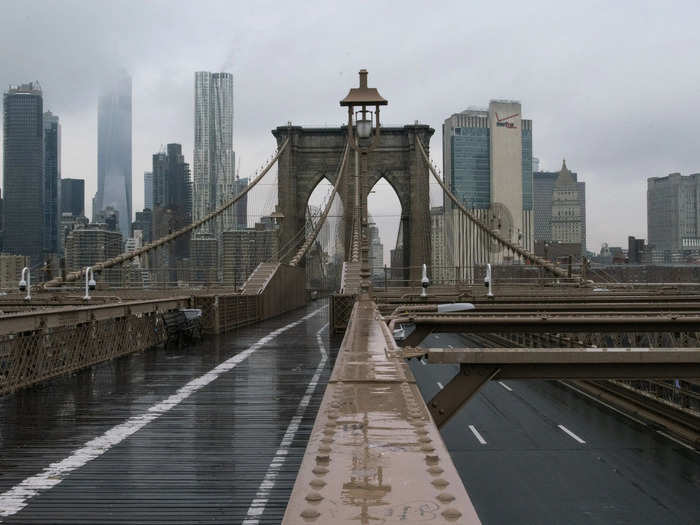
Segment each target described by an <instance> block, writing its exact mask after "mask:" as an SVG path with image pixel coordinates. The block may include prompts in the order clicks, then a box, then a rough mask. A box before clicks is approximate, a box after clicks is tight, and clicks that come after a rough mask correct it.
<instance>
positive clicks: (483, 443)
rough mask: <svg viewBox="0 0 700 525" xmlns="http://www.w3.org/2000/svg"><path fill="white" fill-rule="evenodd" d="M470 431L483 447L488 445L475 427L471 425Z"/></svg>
mask: <svg viewBox="0 0 700 525" xmlns="http://www.w3.org/2000/svg"><path fill="white" fill-rule="evenodd" d="M469 430H471V431H472V434H474V437H475V438H476V440H477V441H478V442H479V443H481V444H482V445H485V444H486V440H485V439H484V438H483V437H482V435H481V434H479V431H478V430H477V429H476V427H475V426H474V425H469Z"/></svg>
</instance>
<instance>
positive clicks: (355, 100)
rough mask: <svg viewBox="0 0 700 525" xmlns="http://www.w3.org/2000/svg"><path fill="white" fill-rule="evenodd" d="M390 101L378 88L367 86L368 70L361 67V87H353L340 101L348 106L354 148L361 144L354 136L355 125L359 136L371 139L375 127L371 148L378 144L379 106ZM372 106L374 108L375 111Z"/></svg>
mask: <svg viewBox="0 0 700 525" xmlns="http://www.w3.org/2000/svg"><path fill="white" fill-rule="evenodd" d="M388 103H389V102H388V101H387V100H386V99H385V98H384V97H382V96H381V95H380V94H379V91H377V88H370V87H367V70H366V69H361V70H360V87H356V88H351V89H350V92H349V93H348V95H347V96H346V97H345V98H344V99H343V100H341V101H340V105H341V106H343V107H347V108H348V138H349V139H350V144H352V147H353V148H354V149H359V145H358V141H357V140H356V139H355V137H354V136H353V132H352V130H353V127H354V128H355V130H356V133H357V138H359V139H361V140H366V139H369V138H370V137H371V136H372V129H373V128H374V141H373V143H372V144H371V145H370V146H369V148H372V147H374V146H376V144H377V142H378V140H377V139H378V138H379V128H380V123H379V106H386V105H387V104H388ZM368 108H370V109H368ZM371 108H374V111H372V109H371ZM363 149H364V148H363Z"/></svg>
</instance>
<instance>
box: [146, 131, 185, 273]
mask: <svg viewBox="0 0 700 525" xmlns="http://www.w3.org/2000/svg"><path fill="white" fill-rule="evenodd" d="M191 222H192V183H191V181H190V166H189V164H187V163H186V162H185V158H184V157H183V155H182V146H181V145H180V144H168V146H167V153H163V152H160V153H156V154H155V155H153V238H154V239H159V238H160V237H163V236H165V235H168V234H170V233H172V232H174V231H177V230H179V229H180V228H182V227H184V226H187V225H188V224H190V223H191ZM189 251H190V246H189V235H185V236H182V237H180V238H178V239H177V240H176V241H175V242H173V243H171V244H170V246H169V251H168V252H167V253H166V252H165V251H162V254H161V255H162V257H161V261H159V264H158V265H159V266H161V267H163V266H166V267H167V268H169V269H170V270H171V272H170V273H171V275H170V280H175V279H176V275H175V274H174V272H175V270H176V264H175V262H176V261H177V260H182V259H184V258H187V257H189ZM162 277H163V278H164V277H165V274H164V275H163V276H162Z"/></svg>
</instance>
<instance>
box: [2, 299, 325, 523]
mask: <svg viewBox="0 0 700 525" xmlns="http://www.w3.org/2000/svg"><path fill="white" fill-rule="evenodd" d="M327 318H328V309H327V302H325V301H317V302H314V303H312V304H311V305H309V306H308V307H307V308H306V309H305V310H303V311H300V312H299V311H298V312H294V313H292V314H288V315H285V316H282V317H279V318H276V319H273V320H270V321H266V322H263V323H259V324H257V325H255V326H251V327H248V328H244V329H241V330H239V331H238V332H236V333H232V334H227V335H225V336H221V337H220V338H214V339H209V340H207V341H203V342H200V343H195V344H191V345H189V346H188V345H184V346H181V347H180V346H177V345H174V346H173V345H171V346H169V347H167V348H160V349H154V350H150V351H147V352H142V353H137V354H131V355H129V356H126V357H123V358H120V359H116V360H113V361H111V362H107V363H103V364H101V365H98V366H95V367H93V368H91V369H87V370H85V371H82V372H80V373H77V374H74V375H71V376H65V377H62V378H58V379H55V380H53V381H50V382H48V383H47V384H45V385H42V386H39V387H37V388H31V389H27V390H24V391H20V392H18V393H16V394H13V395H8V396H5V397H3V398H0V522H2V523H91V524H94V523H124V522H130V523H175V522H179V523H204V522H206V523H241V522H243V523H248V524H251V525H252V524H255V523H279V522H280V521H281V519H282V515H283V513H284V509H285V507H286V504H287V500H288V498H289V494H290V493H291V489H292V486H293V485H294V480H295V478H296V474H297V471H298V469H299V465H300V464H301V460H302V457H303V454H304V451H305V448H306V443H307V441H308V437H309V434H310V432H311V429H312V426H313V423H314V419H315V415H316V412H317V410H318V406H319V404H320V402H321V399H322V395H323V391H324V388H325V384H326V382H327V381H328V376H329V375H330V371H331V368H332V365H333V359H334V357H335V353H336V352H337V346H338V344H336V343H339V341H335V342H334V344H332V345H331V344H330V343H329V340H328V328H327Z"/></svg>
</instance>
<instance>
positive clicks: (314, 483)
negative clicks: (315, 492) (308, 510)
mask: <svg viewBox="0 0 700 525" xmlns="http://www.w3.org/2000/svg"><path fill="white" fill-rule="evenodd" d="M309 485H311V486H312V487H313V488H315V489H322V488H323V487H325V486H326V482H325V481H323V480H322V479H312V480H311V481H310V482H309Z"/></svg>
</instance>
